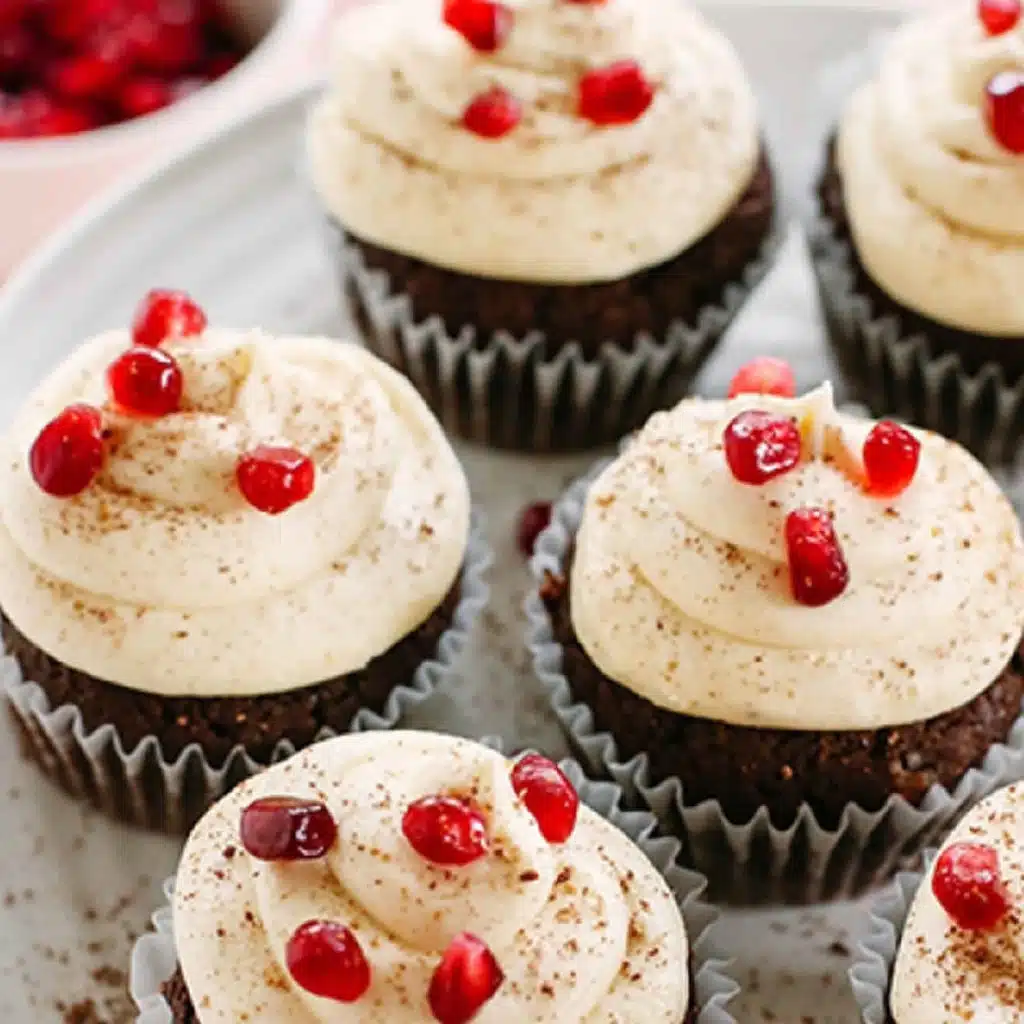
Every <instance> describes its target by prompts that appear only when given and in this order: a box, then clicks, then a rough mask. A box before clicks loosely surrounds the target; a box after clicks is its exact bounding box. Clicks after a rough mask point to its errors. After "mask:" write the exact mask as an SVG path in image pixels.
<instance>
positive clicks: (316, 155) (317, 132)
mask: <svg viewBox="0 0 1024 1024" xmlns="http://www.w3.org/2000/svg"><path fill="white" fill-rule="evenodd" d="M508 6H509V7H510V8H511V9H512V10H513V12H514V19H515V20H514V26H513V28H512V32H511V35H510V36H509V38H508V40H507V41H506V42H505V43H504V44H503V45H502V46H501V47H500V48H499V49H498V51H497V52H496V53H492V54H480V53H476V52H474V51H473V50H472V49H471V48H470V46H469V45H467V43H466V41H465V39H463V38H462V37H461V36H460V35H459V34H457V33H456V32H455V31H453V30H452V29H450V28H448V27H447V26H446V25H445V24H444V22H443V20H442V15H441V3H440V0H430V2H424V0H390V2H383V3H378V4H374V5H370V6H359V7H357V8H353V9H352V10H351V11H350V12H348V13H346V15H345V16H344V18H343V19H342V21H341V23H340V25H339V28H338V33H337V43H336V50H335V56H334V60H333V65H332V82H331V87H330V90H329V93H328V95H327V97H326V98H325V99H324V101H323V102H322V103H321V104H320V106H319V107H318V109H317V110H316V111H315V113H314V114H313V117H312V121H311V126H310V133H309V148H310V154H311V160H312V169H313V176H314V180H315V183H316V185H317V187H318V190H319V192H320V194H321V196H322V197H323V199H324V201H325V202H326V204H327V205H328V207H329V208H330V210H331V211H332V212H333V213H334V215H335V216H336V217H337V218H338V219H339V220H340V221H341V223H342V224H343V225H344V226H345V227H346V228H348V229H349V230H350V231H352V232H354V233H355V234H356V235H357V236H359V237H361V238H363V239H364V240H366V241H370V242H373V243H375V244H377V245H380V246H383V247H385V248H389V249H392V250H395V251H397V252H401V253H404V254H405V255H408V256H414V257H417V258H419V259H422V260H425V261H427V262H429V263H433V264H435V265H440V266H443V267H447V268H450V269H454V270H459V271H463V272H466V273H471V274H478V275H482V276H486V277H495V278H508V279H520V280H527V281H538V282H545V283H580V282H594V281H606V280H614V279H617V278H619V277H623V276H625V275H627V274H631V273H633V272H635V271H637V270H639V269H642V268H644V267H648V266H652V265H655V264H657V263H660V262H662V261H664V260H667V259H669V258H671V257H673V256H676V255H678V254H679V253H680V252H682V251H683V250H684V249H686V248H687V247H689V246H690V245H691V244H692V243H694V242H696V241H697V240H698V239H700V238H701V237H702V236H703V235H704V234H705V233H706V232H707V231H708V230H709V229H711V228H712V227H714V226H715V225H716V224H717V223H718V222H719V221H720V220H721V219H722V218H723V216H724V215H725V214H726V213H727V211H728V210H729V208H730V207H731V206H732V205H733V204H734V203H735V202H736V201H737V200H738V199H739V197H740V195H741V194H742V193H743V191H744V189H745V188H746V187H747V185H748V184H749V183H750V181H751V179H752V177H753V174H754V168H755V164H756V160H757V153H758V149H759V139H758V127H757V120H756V116H757V115H756V110H755V104H754V100H753V96H752V93H751V90H750V87H749V85H748V83H747V80H746V78H745V77H744V74H743V71H742V69H741V67H740V65H739V62H738V59H737V57H736V55H735V53H734V52H733V50H732V48H731V47H730V45H729V44H728V43H727V42H726V41H725V39H724V38H723V37H722V36H721V35H719V34H718V32H717V31H716V30H714V29H713V28H711V26H710V25H708V24H707V23H706V22H705V21H704V20H703V18H702V17H701V16H700V15H699V14H697V13H696V12H695V11H694V10H691V9H689V8H688V7H687V6H686V5H685V4H680V3H678V2H676V0H607V2H605V3H599V4H579V3H567V2H564V0H509V2H508ZM627 58H632V59H635V60H636V61H638V62H639V64H640V66H641V67H642V69H643V70H644V72H645V74H646V76H647V77H648V79H649V80H651V81H653V82H654V84H655V87H656V95H655V99H654V102H653V104H652V105H651V107H650V108H649V109H648V111H647V112H646V114H644V115H643V116H642V117H640V118H639V120H637V121H635V122H633V123H632V124H628V125H623V126H616V127H600V128H599V127H595V126H594V125H592V124H590V123H589V122H587V121H585V120H583V119H582V118H580V117H579V116H578V115H577V112H576V95H577V87H578V82H579V79H580V77H581V76H582V74H583V73H584V72H585V71H586V70H588V69H589V68H592V67H599V66H603V65H607V64H610V63H612V62H614V61H618V60H622V59H627ZM493 86H500V87H503V88H505V89H507V90H508V91H509V92H511V93H512V94H513V95H514V96H515V97H516V98H517V99H518V100H519V101H520V102H521V104H522V105H523V108H524V117H523V120H522V122H521V123H520V124H519V125H518V126H517V127H516V128H515V130H514V131H512V132H511V133H510V134H508V135H507V136H505V137H504V138H502V139H498V140H490V139H483V138H480V137H478V136H476V135H474V134H472V133H471V132H468V131H467V130H466V129H465V128H464V127H463V126H462V123H461V118H462V113H463V111H464V110H465V108H466V106H467V105H468V104H469V102H470V101H471V100H472V99H473V98H474V97H475V96H477V95H478V94H480V93H482V92H486V91H487V90H488V89H489V88H491V87H493Z"/></svg>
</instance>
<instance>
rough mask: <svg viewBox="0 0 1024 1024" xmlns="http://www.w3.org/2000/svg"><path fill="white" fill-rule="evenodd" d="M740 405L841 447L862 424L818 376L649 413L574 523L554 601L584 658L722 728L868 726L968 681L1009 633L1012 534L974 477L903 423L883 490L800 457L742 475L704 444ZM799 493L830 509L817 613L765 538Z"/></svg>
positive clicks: (1005, 513) (971, 692) (1011, 643)
mask: <svg viewBox="0 0 1024 1024" xmlns="http://www.w3.org/2000/svg"><path fill="white" fill-rule="evenodd" d="M745 408H764V409H766V411H770V412H772V413H778V414H779V415H792V416H794V417H795V418H797V419H798V420H800V421H801V422H802V423H809V424H811V425H812V427H813V429H809V433H808V437H809V438H812V440H811V442H810V444H811V448H812V449H813V451H814V452H815V453H817V454H818V455H820V453H821V450H822V449H820V448H817V447H814V443H813V436H814V435H816V436H818V437H821V438H824V442H823V443H824V444H825V445H826V447H831V448H837V447H841V448H843V449H844V450H847V451H851V452H859V451H860V450H861V448H862V445H863V441H864V438H865V437H866V436H867V433H868V431H869V430H870V427H871V423H870V422H867V421H862V420H857V419H854V418H852V417H849V416H845V415H842V414H839V413H837V412H836V411H835V409H834V406H832V404H831V399H830V394H829V393H828V392H827V391H824V390H819V391H818V392H815V393H812V394H811V395H808V396H806V397H805V398H803V399H795V400H789V399H781V398H770V399H769V398H765V397H761V396H742V397H740V398H738V399H735V400H734V401H732V402H729V403H721V402H708V401H702V400H698V399H695V400H689V401H685V402H683V403H681V404H680V405H679V406H678V407H677V408H676V409H675V410H672V411H670V412H666V413H661V414H658V415H656V416H654V417H653V418H652V419H651V421H650V422H649V424H648V425H647V427H645V429H644V430H643V431H642V432H641V434H640V435H638V437H637V439H636V440H635V441H634V443H633V444H632V445H630V447H629V448H628V449H627V450H626V451H625V452H624V453H623V454H622V455H620V457H619V458H618V459H617V460H616V461H615V462H614V463H613V464H612V466H611V467H609V468H608V469H607V470H606V471H605V472H604V473H603V474H602V476H601V477H600V478H599V480H598V481H597V482H596V483H595V485H594V488H593V489H592V491H591V498H590V499H589V501H588V504H587V507H586V510H585V514H584V518H583V523H582V525H581V528H580V531H579V533H578V535H577V539H576V553H575V561H574V565H573V572H572V575H571V579H572V584H571V585H572V589H573V592H572V601H571V607H572V615H573V624H574V627H575V630H576V634H577V636H578V637H579V640H580V643H581V644H582V645H583V647H584V649H585V650H586V651H587V653H588V655H589V656H590V657H591V659H592V660H593V661H594V662H595V663H596V664H597V665H598V666H599V667H600V668H601V670H602V671H603V672H604V674H606V675H607V676H609V677H610V678H612V679H614V680H616V681H617V682H619V683H621V684H622V685H624V686H627V687H629V688H630V689H632V690H634V691H635V692H636V693H638V694H640V695H641V696H643V697H645V698H647V699H648V700H651V701H652V702H654V703H655V704H657V705H659V706H661V707H664V708H667V709H669V710H672V711H677V712H681V713H684V714H691V715H697V716H700V717H705V718H711V719H714V720H717V721H724V722H728V723H730V724H736V725H753V726H771V727H778V728H798V729H801V728H802V729H860V728H879V727H883V726H894V725H900V724H904V723H907V722H913V721H920V720H923V719H927V718H930V717H932V716H934V715H937V714H941V713H943V712H946V711H949V710H951V709H953V708H955V707H959V706H960V705H962V704H965V703H967V702H968V701H970V700H971V699H972V698H974V697H975V696H977V694H979V693H980V692H981V691H982V690H984V689H985V688H986V687H987V686H988V685H989V684H990V683H991V681H992V678H993V675H994V670H993V666H998V665H1002V664H1005V663H1006V662H1007V661H1008V660H1009V658H1010V656H1011V654H1012V652H1013V651H1014V649H1015V648H1016V646H1017V644H1018V642H1019V639H1020V635H1021V631H1022V629H1024V546H1022V543H1021V538H1020V533H1019V527H1018V525H1017V521H1016V517H1015V515H1014V513H1013V510H1012V508H1011V507H1010V505H1009V502H1008V501H1007V500H1006V499H1005V497H1003V496H1002V495H1001V494H1000V492H999V490H998V488H997V486H996V484H995V483H994V481H993V480H992V479H991V477H990V476H989V475H988V474H987V473H986V472H985V470H984V469H983V468H982V467H981V466H980V465H979V464H978V463H977V462H976V461H975V460H974V459H973V458H972V457H971V456H970V455H968V454H967V453H966V452H965V451H963V450H962V449H960V448H958V447H957V446H955V445H953V444H951V443H949V442H947V441H945V440H943V439H941V438H939V437H938V436H935V435H923V436H922V437H921V441H922V456H921V463H920V467H919V469H918V473H917V476H916V477H915V479H914V481H913V483H912V484H911V485H910V487H909V488H908V489H907V490H906V491H905V492H904V494H903V495H901V496H900V497H899V498H896V499H892V500H887V501H885V502H881V501H879V500H877V499H876V498H873V497H871V496H870V495H869V494H867V493H865V491H864V490H863V488H862V486H861V483H860V482H859V479H858V474H851V473H850V472H848V471H847V467H845V466H842V465H840V463H839V462H838V461H836V460H831V461H829V460H826V459H824V458H820V457H807V458H803V459H802V460H801V462H800V463H799V464H798V465H797V466H796V467H795V468H794V469H792V470H791V471H790V472H789V473H787V474H785V475H783V476H781V477H778V478H776V479H775V480H771V481H769V482H767V483H766V484H764V485H763V486H759V487H751V486H746V485H743V484H740V483H738V482H737V481H736V480H735V479H733V477H732V475H731V473H730V472H729V469H728V466H727V464H726V461H725V458H724V456H723V453H722V451H721V447H720V439H721V436H722V430H723V428H724V427H725V425H726V424H727V423H728V422H730V420H731V419H732V418H733V417H734V416H735V415H736V414H737V413H739V412H740V411H741V410H743V409H745ZM815 424H816V426H815ZM656 466H657V467H658V468H657V471H655V467H656ZM808 506H813V507H820V508H825V509H829V510H830V512H831V515H832V518H833V521H834V526H835V529H836V532H837V534H838V535H839V537H840V540H841V544H842V549H843V551H844V555H845V559H846V562H847V564H848V567H849V585H848V587H847V589H846V590H845V592H844V593H843V594H842V595H841V596H840V597H839V598H838V599H837V600H835V601H833V602H832V603H831V604H829V605H827V606H825V607H822V608H806V607H802V606H800V605H798V604H797V603H796V602H794V600H793V598H792V595H791V593H790V590H789V579H788V572H787V570H786V555H785V551H784V549H783V546H782V535H783V523H784V521H785V519H786V516H787V514H788V513H789V512H790V511H791V510H792V509H794V508H801V507H808ZM922 608H927V611H928V614H927V615H922V614H921V609H922ZM921 678H927V680H928V685H927V686H920V685H918V684H917V682H916V681H917V680H918V679H921ZM838 694H842V695H843V699H842V700H838V699H836V698H837V695H838Z"/></svg>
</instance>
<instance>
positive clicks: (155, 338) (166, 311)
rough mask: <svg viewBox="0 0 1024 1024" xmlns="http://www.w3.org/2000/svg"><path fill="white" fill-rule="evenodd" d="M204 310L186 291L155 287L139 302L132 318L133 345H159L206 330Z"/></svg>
mask: <svg viewBox="0 0 1024 1024" xmlns="http://www.w3.org/2000/svg"><path fill="white" fill-rule="evenodd" d="M206 323H207V320H206V314H205V313H204V312H203V311H202V309H201V308H200V307H199V306H198V305H197V304H196V303H195V301H194V300H193V299H192V298H191V297H190V296H189V295H187V294H186V293H185V292H178V291H169V290H167V289H164V288H154V289H153V291H151V292H150V293H149V294H148V295H147V296H146V297H145V298H144V299H143V300H142V302H141V303H140V304H139V307H138V309H136V311H135V318H134V320H133V321H132V341H134V342H135V344H136V345H152V346H156V345H160V344H162V343H163V342H165V341H167V340H169V339H171V338H173V339H178V338H190V337H192V336H194V335H199V334H202V333H203V331H205V330H206Z"/></svg>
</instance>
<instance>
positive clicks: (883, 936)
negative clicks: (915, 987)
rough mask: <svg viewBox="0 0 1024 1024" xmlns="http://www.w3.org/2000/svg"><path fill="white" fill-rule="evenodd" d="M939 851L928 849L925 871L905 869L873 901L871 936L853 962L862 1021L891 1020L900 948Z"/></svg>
mask: <svg viewBox="0 0 1024 1024" xmlns="http://www.w3.org/2000/svg"><path fill="white" fill-rule="evenodd" d="M935 855H936V851H935V850H928V851H927V852H926V853H925V856H924V866H925V870H924V871H904V872H901V873H900V874H899V875H897V876H896V878H894V879H893V881H892V884H891V885H890V886H887V887H886V888H885V889H884V890H883V891H882V892H881V893H879V894H878V896H877V897H876V898H875V899H874V901H873V902H872V904H871V908H870V918H869V920H868V929H867V937H866V938H865V939H864V940H863V941H861V942H860V943H858V945H857V948H856V950H855V951H854V954H853V963H852V965H851V966H850V987H851V988H852V989H853V995H854V998H855V999H856V1000H857V1008H858V1010H859V1011H860V1020H861V1022H862V1024H888V1021H889V1020H890V1014H889V986H890V984H891V982H892V972H893V967H894V965H895V963H896V952H897V950H898V949H899V946H900V942H901V940H902V938H903V928H904V925H906V923H907V917H908V915H909V914H910V908H911V906H912V904H913V902H914V897H915V896H916V895H917V890H918V889H919V888H920V886H921V883H922V882H923V881H924V879H925V875H926V873H927V869H928V868H929V867H930V865H931V862H932V860H933V859H934V858H935Z"/></svg>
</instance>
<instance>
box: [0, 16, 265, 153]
mask: <svg viewBox="0 0 1024 1024" xmlns="http://www.w3.org/2000/svg"><path fill="white" fill-rule="evenodd" d="M244 56H245V54H244V52H243V51H242V50H241V48H240V47H239V45H238V44H237V43H236V42H235V41H233V40H232V38H231V37H230V35H229V34H228V33H227V32H226V31H225V30H224V27H223V25H222V24H221V15H220V13H219V11H218V8H217V5H216V3H215V0H46V2H45V3H40V2H37V0H33V2H20V0H19V2H15V0H3V2H0V139H28V138H39V137H43V136H51V135H70V134H74V133H76V132H80V131H87V130H89V129H91V128H99V127H102V126H103V125H108V124H116V123H118V122H120V121H125V120H129V119H131V118H134V117H140V116H143V115H145V114H151V113H153V112H154V111H156V110H159V109H161V108H162V107H166V106H168V105H169V104H171V103H173V102H175V101H176V100H178V99H181V98H184V96H185V95H187V94H189V93H191V92H194V91H195V89H196V88H199V87H201V86H203V85H206V84H208V83H210V82H212V81H214V80H216V79H217V78H219V77H221V76H222V75H224V74H225V73H226V72H227V71H229V70H231V68H233V67H234V66H235V65H236V64H237V63H238V61H239V60H240V59H241V58H242V57H244ZM186 83H187V84H188V86H189V87H188V88H187V89H184V90H183V89H182V86H183V85H185V84H186Z"/></svg>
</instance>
